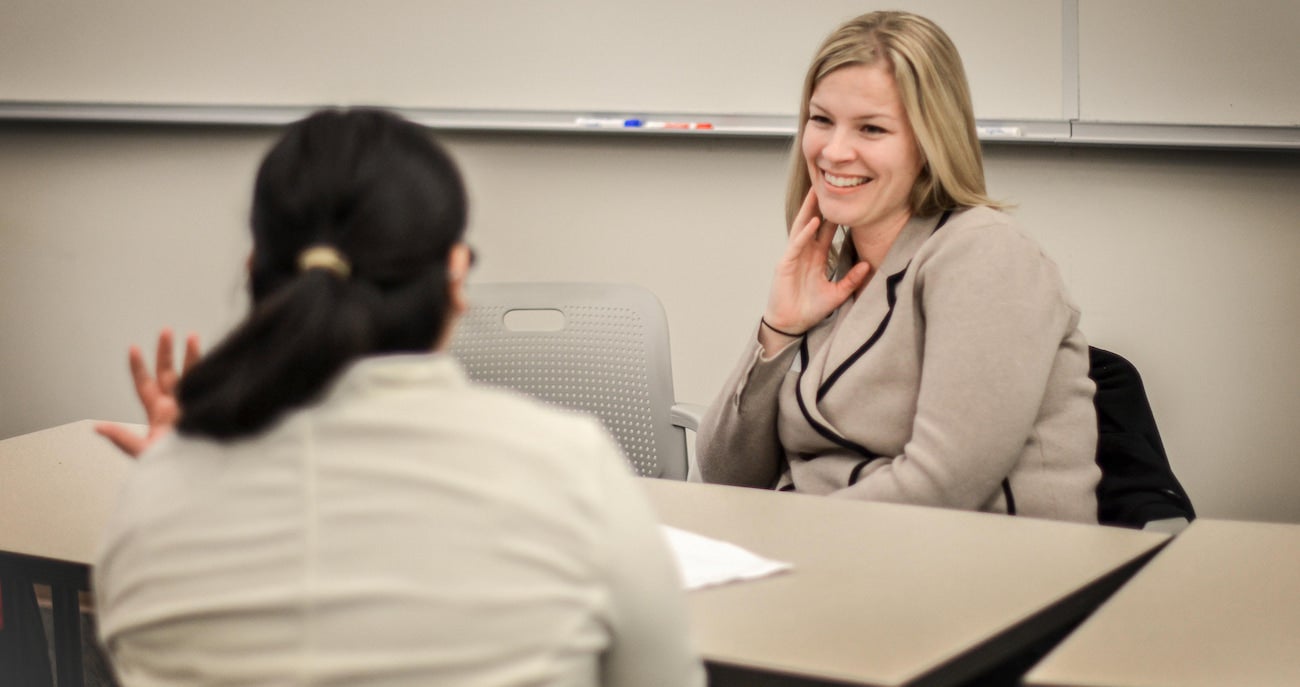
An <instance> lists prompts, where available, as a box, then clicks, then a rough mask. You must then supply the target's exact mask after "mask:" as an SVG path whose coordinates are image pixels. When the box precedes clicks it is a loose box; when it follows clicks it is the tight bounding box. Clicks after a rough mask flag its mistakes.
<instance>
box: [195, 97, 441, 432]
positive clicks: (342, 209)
mask: <svg viewBox="0 0 1300 687" xmlns="http://www.w3.org/2000/svg"><path fill="white" fill-rule="evenodd" d="M465 218H466V201H465V191H464V186H463V184H462V182H461V179H460V175H459V173H458V172H457V170H456V167H455V164H454V163H453V162H452V161H451V159H450V158H449V157H448V156H447V155H446V153H444V152H443V151H442V150H441V149H440V148H439V147H438V146H436V145H435V144H434V143H433V142H432V141H431V140H430V138H429V137H428V136H427V135H426V134H425V132H424V131H422V130H421V129H420V128H419V127H418V126H416V125H414V124H412V123H410V122H407V121H406V120H403V119H401V118H400V117H397V116H396V115H393V114H389V113H386V112H382V111H378V110H349V111H335V110H328V111H323V112H318V113H316V114H314V115H312V116H310V117H308V118H307V119H304V120H302V121H300V122H298V123H296V124H294V125H292V126H291V127H289V129H288V130H287V131H286V132H285V134H284V136H283V137H282V138H281V139H280V141H279V142H278V143H277V144H276V145H275V146H274V147H273V148H272V149H271V151H270V152H269V153H268V154H267V156H266V159H265V160H263V162H262V166H261V168H260V169H259V171H258V176H257V182H256V185H255V188H254V194H253V213H252V228H253V257H252V261H251V265H250V273H251V274H250V290H251V292H252V300H253V306H252V311H251V312H250V313H249V315H248V317H247V318H246V319H245V320H244V321H243V322H242V323H241V324H240V325H239V326H238V327H236V328H235V330H234V331H233V332H231V334H230V335H229V336H228V337H227V338H226V339H225V340H224V341H222V342H221V343H220V344H219V345H218V346H217V347H216V348H214V349H213V350H212V351H211V352H210V353H208V354H207V355H206V356H205V357H204V358H203V359H202V360H200V361H199V363H198V364H196V365H195V366H194V367H193V368H192V369H190V370H189V371H188V372H186V374H185V375H184V377H182V379H181V382H180V386H179V388H178V390H177V397H178V400H179V402H180V406H181V419H180V421H179V423H178V425H177V427H178V429H179V431H180V432H181V433H183V434H191V435H200V436H208V437H213V438H216V439H235V438H239V437H244V436H250V435H253V434H256V433H257V432H259V431H261V430H263V429H265V428H266V427H268V426H270V425H271V424H272V423H274V422H275V421H276V420H278V419H279V418H280V417H281V416H282V415H284V413H285V412H287V411H289V410H291V409H293V408H298V407H302V406H304V405H307V404H309V403H311V402H312V401H313V400H315V399H316V398H318V397H319V396H320V394H321V393H322V392H323V391H324V389H325V388H326V387H327V386H328V385H329V384H330V382H331V381H333V379H334V378H335V377H336V376H337V375H338V374H339V372H341V371H342V370H343V369H344V368H346V367H347V366H348V365H349V364H351V363H352V362H353V361H355V360H356V359H357V358H360V357H363V356H366V355H373V354H378V353H395V352H420V351H428V350H430V349H431V348H432V347H433V344H434V342H435V341H437V340H438V338H439V337H440V336H441V335H442V332H443V329H444V327H445V325H446V322H447V320H448V315H449V308H450V302H449V293H448V290H447V283H448V275H447V272H446V268H447V258H448V256H449V254H450V252H451V248H452V247H453V246H454V245H456V243H458V242H459V241H460V240H461V238H462V236H463V234H464V228H465ZM317 246H321V247H326V248H328V249H331V250H333V251H334V252H335V253H336V254H337V256H338V258H339V259H340V260H341V261H342V263H343V264H344V265H345V266H346V268H345V269H328V268H324V267H314V268H312V267H309V268H307V269H302V268H300V267H299V264H298V261H299V258H300V256H302V254H303V252H304V251H306V250H307V249H309V248H313V247H317Z"/></svg>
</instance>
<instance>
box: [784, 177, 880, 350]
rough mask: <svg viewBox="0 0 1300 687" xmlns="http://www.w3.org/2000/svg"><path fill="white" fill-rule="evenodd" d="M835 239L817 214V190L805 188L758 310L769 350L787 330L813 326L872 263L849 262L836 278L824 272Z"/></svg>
mask: <svg viewBox="0 0 1300 687" xmlns="http://www.w3.org/2000/svg"><path fill="white" fill-rule="evenodd" d="M834 238H835V226H834V225H831V224H830V223H828V222H826V221H824V220H823V219H822V217H821V213H820V212H819V211H818V207H817V194H816V193H815V192H813V191H811V190H810V191H808V197H807V198H805V199H804V202H803V206H802V207H800V208H799V213H798V215H797V216H796V217H795V220H794V224H793V226H791V227H790V239H789V242H788V243H787V244H786V249H785V254H784V255H782V256H781V261H780V262H778V263H777V266H776V274H775V275H774V276H773V278H772V290H771V293H770V294H769V295H768V299H767V310H766V311H765V312H764V313H763V321H764V322H766V323H767V324H768V326H767V327H763V328H762V331H760V333H759V337H760V338H759V341H760V343H762V344H763V347H764V348H765V349H767V350H772V346H770V345H769V343H770V344H772V345H776V346H782V345H784V344H785V343H787V342H788V341H789V335H795V336H798V335H802V334H803V333H804V332H806V331H808V330H809V329H812V328H813V327H814V326H816V325H817V323H818V322H821V321H822V320H824V319H826V316H827V315H830V314H831V312H832V311H834V310H835V309H836V308H838V307H840V305H841V304H843V303H844V301H846V300H848V298H849V296H851V295H853V292H854V291H856V290H857V289H858V287H859V286H861V285H862V283H863V282H864V281H865V280H866V278H867V274H868V273H870V271H871V266H870V265H869V264H868V263H866V262H865V261H864V262H860V263H858V264H857V265H854V266H853V268H852V269H850V270H849V271H848V273H847V274H845V275H844V276H843V277H842V278H841V279H840V280H839V281H837V282H835V281H831V280H830V278H828V277H827V275H826V259H827V255H828V254H829V253H830V247H831V241H832V240H834ZM777 330H780V332H783V333H784V334H785V335H786V336H782V335H781V334H780V333H778V332H777ZM774 335H775V336H774Z"/></svg>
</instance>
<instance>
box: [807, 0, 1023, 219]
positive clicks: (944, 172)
mask: <svg viewBox="0 0 1300 687" xmlns="http://www.w3.org/2000/svg"><path fill="white" fill-rule="evenodd" d="M882 62H883V63H885V64H887V65H888V66H889V67H890V68H891V71H892V73H893V75H894V82H895V83H896V84H897V85H898V91H899V95H900V96H901V97H902V101H903V111H904V112H905V113H906V114H907V119H908V122H909V123H910V124H911V126H912V131H913V134H914V135H915V137H916V144H917V147H918V148H919V149H920V153H921V159H922V160H924V161H925V164H924V166H923V168H922V169H921V175H920V176H919V177H917V180H916V184H915V185H914V186H913V187H912V193H911V196H910V197H909V199H908V201H909V204H910V206H911V211H912V214H913V215H916V216H921V217H924V216H928V215H933V214H936V213H938V212H941V211H944V210H952V209H956V208H962V207H976V206H981V205H982V206H987V207H993V208H1000V207H1003V205H1002V204H1001V203H998V202H997V201H994V200H993V199H991V198H989V197H988V195H987V193H986V191H985V188H984V159H983V156H982V155H981V153H980V143H979V137H978V136H977V134H976V133H975V113H974V108H972V106H971V99H970V87H969V86H968V85H967V84H966V71H965V70H964V69H963V68H962V64H961V56H960V55H958V54H957V48H956V46H954V45H953V44H952V40H951V39H949V38H948V34H946V33H944V32H943V29H941V28H939V27H938V25H936V24H935V23H934V22H932V21H930V20H929V19H926V18H925V17H922V16H919V15H916V14H911V13H909V12H872V13H870V14H864V15H862V16H860V17H857V18H856V19H850V20H849V21H847V22H845V23H844V24H842V25H841V26H840V27H839V28H838V29H836V30H835V31H834V32H833V33H831V35H830V36H827V38H826V41H825V42H824V43H822V46H821V49H820V50H818V51H817V56H816V57H815V58H813V61H812V64H811V65H810V66H809V67H808V74H807V76H806V77H804V84H803V95H802V97H801V98H800V101H799V126H798V128H797V130H796V133H795V139H794V151H793V154H792V155H791V158H792V160H791V166H790V180H789V184H788V185H787V188H786V200H785V214H786V227H787V228H788V227H789V226H790V224H791V223H793V222H794V218H795V216H796V215H797V214H798V213H799V208H800V206H802V205H803V201H804V198H806V197H807V196H808V189H810V188H811V187H812V180H811V179H810V178H809V176H808V167H807V165H806V163H805V162H804V159H803V129H804V124H805V123H806V122H807V121H808V101H809V100H810V99H811V98H812V93H813V90H814V89H816V88H817V84H818V83H820V82H821V80H822V79H824V78H826V76H827V75H828V74H830V73H831V72H833V71H835V70H837V69H841V68H843V67H848V66H855V65H856V66H872V65H875V64H880V63H882Z"/></svg>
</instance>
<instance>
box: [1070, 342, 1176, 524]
mask: <svg viewBox="0 0 1300 687" xmlns="http://www.w3.org/2000/svg"><path fill="white" fill-rule="evenodd" d="M1088 358H1089V371H1088V376H1090V377H1092V380H1093V381H1094V382H1096V384H1097V395H1096V398H1095V399H1094V401H1093V402H1094V404H1095V405H1096V407H1097V465H1098V466H1099V467H1100V468H1101V482H1100V483H1099V484H1098V485H1097V518H1098V520H1099V521H1100V522H1101V523H1102V524H1103V525H1118V526H1121V527H1133V528H1142V527H1144V526H1146V524H1147V523H1149V522H1152V521H1155V520H1167V519H1172V518H1185V519H1186V520H1188V521H1189V522H1190V521H1191V520H1193V519H1194V518H1195V517H1196V511H1195V510H1194V509H1193V508H1192V501H1191V499H1190V498H1188V496H1187V492H1186V491H1185V490H1184V489H1183V485H1182V484H1180V483H1179V482H1178V478H1177V477H1175V476H1174V471H1173V469H1172V468H1171V467H1170V465H1169V458H1168V456H1166V455H1165V447H1164V444H1163V443H1162V442H1161V441H1160V431H1159V430H1158V429H1156V419H1155V416H1154V415H1153V414H1152V413H1151V404H1150V403H1149V402H1148V401H1147V394H1146V389H1145V388H1144V387H1143V386H1142V377H1141V375H1139V374H1138V371H1137V368H1136V367H1134V366H1133V363H1130V362H1129V361H1128V360H1126V359H1124V358H1123V357H1121V356H1119V355H1116V354H1115V353H1111V352H1110V351H1107V350H1103V349H1100V348H1094V347H1089V348H1088Z"/></svg>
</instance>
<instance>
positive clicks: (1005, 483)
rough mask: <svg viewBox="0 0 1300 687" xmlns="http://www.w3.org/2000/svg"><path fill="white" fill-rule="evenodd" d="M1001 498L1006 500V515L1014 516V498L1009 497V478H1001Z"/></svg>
mask: <svg viewBox="0 0 1300 687" xmlns="http://www.w3.org/2000/svg"><path fill="white" fill-rule="evenodd" d="M1002 496H1003V497H1005V498H1006V500H1007V515H1015V514H1016V497H1015V496H1012V495H1011V478H1010V477H1003V478H1002Z"/></svg>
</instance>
